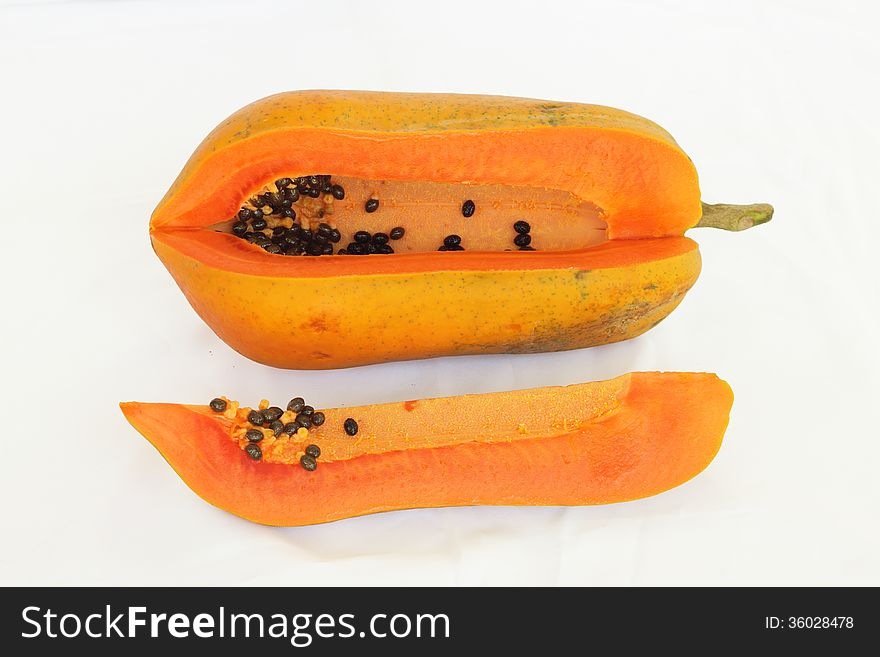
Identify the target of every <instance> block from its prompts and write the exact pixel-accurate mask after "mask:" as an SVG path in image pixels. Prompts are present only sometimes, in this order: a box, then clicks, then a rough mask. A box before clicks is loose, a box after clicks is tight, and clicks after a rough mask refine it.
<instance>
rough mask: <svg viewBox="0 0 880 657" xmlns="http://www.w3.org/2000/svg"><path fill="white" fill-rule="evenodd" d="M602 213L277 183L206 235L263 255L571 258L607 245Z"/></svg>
mask: <svg viewBox="0 0 880 657" xmlns="http://www.w3.org/2000/svg"><path fill="white" fill-rule="evenodd" d="M601 216H602V210H601V209H600V208H598V207H596V206H595V205H593V204H592V203H589V202H587V201H583V200H581V199H579V198H578V197H576V196H575V195H574V194H572V193H570V192H566V191H564V190H561V189H546V188H538V187H527V186H511V185H500V184H494V185H486V184H464V183H444V182H431V181H422V182H419V181H406V180H367V179H363V178H355V177H351V176H332V175H327V174H318V175H307V176H299V177H281V178H277V179H276V180H274V181H273V182H272V183H267V184H265V185H263V186H261V187H260V188H259V189H258V190H256V191H254V192H252V193H251V194H249V195H248V196H247V199H246V200H245V201H244V202H242V204H241V207H240V209H239V210H238V211H237V213H236V215H235V216H234V217H233V218H231V219H229V220H226V221H223V222H218V223H216V224H213V225H212V226H210V229H211V230H215V231H219V232H225V233H230V234H232V235H233V236H235V237H239V238H241V239H243V240H245V241H246V242H248V243H250V244H253V245H254V248H262V249H263V250H264V251H265V252H266V253H267V254H268V255H311V256H318V255H373V254H380V255H392V254H396V253H425V252H433V251H464V250H468V251H482V252H486V251H535V250H538V249H541V250H546V251H568V250H574V249H583V248H588V247H591V246H595V245H597V244H601V243H602V242H604V241H606V239H607V235H606V229H607V225H606V224H605V222H604V221H603V220H602V219H601Z"/></svg>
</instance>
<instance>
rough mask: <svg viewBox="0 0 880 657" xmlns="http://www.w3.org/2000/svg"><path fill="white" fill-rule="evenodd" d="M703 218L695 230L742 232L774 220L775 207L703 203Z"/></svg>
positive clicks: (764, 204)
mask: <svg viewBox="0 0 880 657" xmlns="http://www.w3.org/2000/svg"><path fill="white" fill-rule="evenodd" d="M702 205H703V216H702V217H701V218H700V221H699V222H697V224H696V226H694V227H695V228H706V227H708V228H720V229H721V230H730V231H740V230H747V229H749V228H753V227H754V226H760V225H761V224H766V223H767V222H768V221H770V219H772V218H773V206H772V205H769V204H768V203H753V204H751V205H730V204H728V203H716V204H714V205H710V204H709V203H703V204H702Z"/></svg>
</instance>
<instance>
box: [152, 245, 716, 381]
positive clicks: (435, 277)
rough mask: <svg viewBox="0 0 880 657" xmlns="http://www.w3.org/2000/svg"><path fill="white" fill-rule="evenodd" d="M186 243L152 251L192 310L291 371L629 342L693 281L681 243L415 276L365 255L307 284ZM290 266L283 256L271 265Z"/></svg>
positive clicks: (693, 268) (689, 253) (694, 272)
mask: <svg viewBox="0 0 880 657" xmlns="http://www.w3.org/2000/svg"><path fill="white" fill-rule="evenodd" d="M166 240H167V241H166ZM182 242H183V240H181V239H175V238H172V237H171V236H164V237H163V239H157V240H156V241H155V248H156V252H157V253H158V254H159V257H160V258H161V259H162V260H163V262H165V263H166V265H167V266H168V269H169V270H170V271H171V272H172V273H173V274H174V277H175V279H176V280H177V281H178V284H179V285H180V286H181V288H182V289H183V290H184V292H185V294H186V296H187V299H188V300H189V302H190V304H191V305H192V306H193V308H195V310H196V312H197V313H198V314H199V315H200V316H201V317H202V318H203V319H204V320H205V321H206V322H207V323H208V324H209V325H210V326H211V327H212V328H213V329H214V331H215V332H216V333H217V335H218V336H219V337H220V338H221V339H222V340H223V341H224V342H226V343H227V344H228V345H230V346H231V347H232V348H233V349H235V350H236V351H238V352H239V353H241V354H243V355H244V356H247V357H248V358H250V359H251V360H255V361H257V362H259V363H263V364H266V365H271V366H274V367H281V368H288V369H326V368H338V367H352V366H356V365H365V364H369V363H375V362H383V361H395V360H405V359H408V358H416V357H417V358H429V357H433V356H443V355H449V354H456V355H464V354H486V353H532V352H544V351H561V350H566V349H579V348H582V347H591V346H594V345H600V344H608V343H611V342H618V341H620V340H627V339H629V338H632V337H635V336H637V335H640V334H641V333H643V332H645V331H647V330H648V329H649V328H651V327H653V326H654V325H656V324H657V323H658V322H660V321H661V320H662V319H663V318H664V317H666V316H667V315H668V314H669V313H670V312H672V310H673V309H674V308H675V307H676V306H677V305H678V304H679V303H680V302H681V300H682V299H683V298H684V294H685V292H687V290H688V289H690V287H691V285H693V283H694V281H696V279H697V276H698V274H699V271H700V254H699V251H698V249H697V246H696V244H695V243H694V242H693V241H691V240H689V239H688V238H686V237H680V238H667V239H662V240H652V242H654V244H652V245H648V244H644V243H636V242H634V241H619V242H608V243H606V245H602V246H601V247H598V248H596V249H594V250H591V251H590V252H588V255H587V254H585V255H584V256H578V257H573V258H572V260H573V261H576V262H577V265H576V266H574V265H573V266H571V267H564V268H563V267H559V268H553V269H538V268H534V269H520V270H503V271H497V270H494V271H493V270H485V269H467V268H466V267H467V266H468V265H471V263H467V262H463V263H454V266H456V267H458V269H457V270H450V271H436V272H420V271H406V269H407V268H408V265H409V264H412V265H413V267H412V268H413V269H417V268H418V266H419V265H421V264H422V263H423V262H424V258H421V259H420V258H417V257H415V258H414V257H412V256H409V255H406V256H369V257H360V258H352V260H357V261H358V262H357V263H355V264H356V265H359V266H361V267H362V268H363V269H364V273H362V274H361V273H358V274H356V275H349V276H334V275H333V274H332V269H331V273H328V275H326V276H320V275H313V276H311V277H306V276H303V277H294V276H291V275H290V274H287V275H285V274H284V273H283V272H280V271H279V272H272V273H267V274H265V275H260V276H254V275H246V274H242V273H240V272H237V271H235V270H234V267H235V265H232V264H230V263H229V262H227V263H226V264H225V265H223V264H222V263H217V264H214V265H209V264H206V263H205V262H204V259H205V258H206V256H204V252H203V254H202V256H203V257H202V258H200V257H199V255H198V254H197V253H192V254H191V255H190V254H187V253H186V251H193V250H194V248H193V247H192V246H191V245H189V246H188V245H184V244H182ZM639 242H642V241H641V240H640V241H639ZM199 245H200V246H204V244H203V243H199ZM438 255H441V256H445V257H447V258H449V259H450V260H451V259H455V258H456V256H457V255H459V254H438ZM529 255H531V254H529ZM374 258H375V259H380V258H381V259H399V260H397V262H395V263H392V264H393V265H394V267H396V268H400V269H402V270H403V271H400V272H399V273H373V272H372V270H371V269H370V267H376V266H377V265H374V264H373V263H371V262H369V261H371V260H374ZM292 259H293V258H279V260H281V263H279V265H278V266H279V267H282V266H283V265H285V264H287V263H288V262H289V261H290V260H292ZM310 260H311V261H312V262H314V263H315V264H318V265H321V264H323V263H319V262H317V261H319V260H330V258H313V259H310ZM524 260H526V262H528V260H530V258H529V259H524ZM409 261H414V262H412V263H410V262H409ZM533 262H534V261H533ZM462 265H464V266H462ZM475 265H479V263H473V264H472V265H471V266H475ZM451 266H453V265H451ZM479 266H481V267H482V266H484V265H479ZM328 268H329V263H328ZM318 270H319V268H318V267H315V268H314V270H313V272H310V273H313V274H316V272H317V271H318ZM303 297H305V298H308V299H309V303H308V306H307V307H306V309H305V310H304V309H303V304H301V303H298V300H299V299H301V298H303ZM255 299H261V300H267V301H264V302H263V303H262V306H263V308H264V309H265V312H255V310H254V300H255ZM496 300H502V301H501V302H498V301H496ZM487 305H492V308H491V312H489V313H487V312H485V310H486V306H487Z"/></svg>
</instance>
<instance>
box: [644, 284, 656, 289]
mask: <svg viewBox="0 0 880 657" xmlns="http://www.w3.org/2000/svg"><path fill="white" fill-rule="evenodd" d="M642 289H643V290H656V289H657V285H656V283H648V284H647V285H645V286H644V287H643V288H642Z"/></svg>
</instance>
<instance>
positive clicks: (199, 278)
mask: <svg viewBox="0 0 880 657" xmlns="http://www.w3.org/2000/svg"><path fill="white" fill-rule="evenodd" d="M311 173H330V174H332V175H334V176H348V177H351V178H354V179H362V180H377V181H420V182H423V183H425V184H433V183H456V184H461V185H463V186H464V187H463V190H462V198H466V196H465V194H466V186H467V185H477V184H481V185H482V184H485V185H492V186H496V187H497V186H501V187H502V188H503V189H505V190H508V189H509V190H510V198H515V196H516V193H517V192H516V190H518V189H520V190H521V189H523V188H530V189H532V190H535V189H538V190H540V189H553V190H561V191H563V192H566V193H567V194H569V195H570V197H571V199H572V200H573V201H576V200H578V199H580V200H582V201H583V202H585V203H589V204H593V205H594V207H595V208H596V209H597V212H598V213H599V218H600V219H601V221H600V223H601V222H604V225H605V226H606V228H605V234H606V237H607V241H605V242H602V243H599V244H595V245H594V244H591V245H588V246H584V247H583V248H575V249H569V250H558V251H554V250H544V251H542V250H538V251H533V252H523V251H516V250H513V251H509V252H504V251H494V252H481V251H477V250H475V249H471V248H470V246H469V248H468V250H467V251H465V252H460V253H449V252H447V253H438V252H413V253H404V254H400V253H398V254H395V255H371V256H368V257H350V256H335V255H334V256H322V257H284V256H273V255H270V254H267V253H266V252H264V251H263V250H261V249H260V248H259V247H257V246H255V245H252V244H247V243H246V242H244V241H243V240H239V239H236V238H234V237H233V236H231V235H229V234H226V233H223V232H217V231H216V230H215V229H212V227H215V226H216V225H217V224H218V222H220V221H224V220H226V219H228V218H229V217H231V216H232V215H233V214H234V213H235V212H236V211H237V209H238V208H239V207H240V205H241V203H242V202H243V201H244V199H246V198H248V197H249V196H250V195H251V194H253V193H255V192H256V191H257V190H259V189H260V188H261V187H262V186H264V185H266V184H267V183H270V182H271V181H273V180H274V179H276V178H278V177H280V176H299V175H308V174H311ZM505 200H509V199H505ZM345 202H346V203H351V200H347V201H345ZM359 202H360V203H363V200H359ZM505 207H506V206H505ZM737 207H738V206H708V205H705V204H702V203H701V201H700V193H699V185H698V181H697V175H696V171H695V169H694V167H693V164H692V163H691V161H690V160H689V159H688V157H687V155H685V154H684V152H683V151H682V150H681V149H680V148H679V147H678V146H677V144H676V143H675V141H674V140H673V139H672V137H671V136H670V135H669V134H668V133H667V132H666V131H664V130H663V129H662V128H660V127H659V126H657V125H656V124H654V123H652V122H650V121H648V120H646V119H643V118H641V117H638V116H636V115H633V114H629V113H627V112H622V111H620V110H615V109H612V108H607V107H600V106H596V105H583V104H577V103H556V102H549V101H540V100H532V99H522V98H505V97H497V96H470V95H456V94H396V93H377V92H357V91H301V92H289V93H284V94H278V95H276V96H271V97H269V98H265V99H263V100H260V101H257V102H256V103H253V104H251V105H248V106H247V107H245V108H243V109H242V110H240V111H238V112H236V113H235V114H233V115H232V116H231V117H230V118H229V119H227V120H226V121H224V122H223V123H222V124H221V125H220V126H218V127H217V128H216V129H215V130H214V131H213V132H211V133H210V134H209V135H208V137H207V138H206V139H205V140H204V141H203V142H202V144H201V145H200V146H199V147H198V149H197V150H196V151H195V153H194V154H193V156H192V157H191V158H190V160H189V162H188V163H187V164H186V166H185V167H184V169H183V171H182V172H181V173H180V175H179V176H178V178H177V180H176V181H175V182H174V184H173V185H172V187H171V189H170V190H169V191H168V193H167V194H166V195H165V197H164V198H163V199H162V201H161V202H160V203H159V205H158V207H157V208H156V210H155V212H154V213H153V216H152V219H151V222H150V235H151V241H152V245H153V249H154V250H155V252H156V253H157V255H158V256H159V258H160V259H161V260H162V262H163V263H164V264H165V266H166V268H167V269H168V270H169V271H170V273H171V274H172V276H173V277H174V279H175V281H176V282H177V284H178V286H179V287H180V288H181V290H182V291H183V293H184V295H185V296H186V298H187V300H188V301H189V302H190V304H191V305H192V306H193V308H194V309H195V310H196V312H197V313H198V314H199V315H200V316H201V318H202V319H203V320H204V321H205V322H206V323H207V324H208V325H209V326H210V327H211V328H212V329H213V330H214V332H215V333H216V334H217V335H218V336H219V337H220V338H221V339H222V340H224V341H225V342H226V343H227V344H229V345H230V346H231V347H232V348H233V349H235V350H236V351H238V352H239V353H241V354H243V355H245V356H247V357H248V358H251V359H253V360H255V361H258V362H260V363H263V364H266V365H271V366H274V367H280V368H293V369H329V368H339V367H351V366H356V365H364V364H370V363H377V362H386V361H392V360H403V359H417V358H429V357H435V356H445V355H460V354H485V353H505V352H506V353H526V352H541V351H557V350H566V349H577V348H582V347H589V346H594V345H600V344H607V343H610V342H616V341H620V340H627V339H630V338H633V337H636V336H638V335H640V334H641V333H643V332H644V331H646V330H648V329H650V328H651V327H653V326H655V325H656V324H657V323H659V322H660V321H661V320H662V319H663V318H664V317H666V316H667V315H668V314H669V313H670V312H671V311H672V310H673V309H674V308H675V307H676V306H677V305H678V304H679V303H680V302H681V300H682V298H683V296H684V293H685V292H686V291H687V290H688V289H689V288H690V287H691V286H692V285H693V284H694V282H695V281H696V279H697V277H698V275H699V272H700V256H699V252H698V249H697V246H696V244H695V243H694V242H693V241H691V240H689V239H688V238H685V237H683V233H684V232H685V230H687V229H688V228H691V227H693V226H696V225H700V222H701V220H702V219H705V222H704V223H703V225H707V226H714V227H721V228H726V229H731V230H738V229H741V228H744V227H746V225H747V224H751V225H757V224H758V223H763V222H764V221H766V220H768V219H769V216H770V214H772V209H770V211H769V213H768V212H767V211H765V210H763V209H762V210H760V211H755V210H754V208H755V207H758V206H745V209H744V210H743V211H742V212H740V213H738V212H737V210H736V208H737ZM761 207H762V208H763V207H764V206H761ZM767 207H769V206H767ZM721 208H724V211H723V212H722V211H721ZM706 209H708V212H709V215H711V216H706V217H704V212H705V211H706ZM447 210H448V209H447ZM380 213H381V210H380ZM370 216H371V217H374V216H378V213H377V215H370ZM425 216H427V217H428V219H427V220H426V219H424V217H423V218H422V219H420V221H422V222H423V224H424V225H426V226H427V225H428V224H427V223H425V222H426V221H427V222H429V221H430V213H428V214H427V215H425ZM524 217H526V218H527V217H528V214H527V213H526V214H524ZM478 218H479V211H478V213H477V215H475V217H474V218H472V219H468V220H467V221H476V220H478ZM390 227H391V226H388V228H390ZM410 228H411V226H407V230H408V231H409V230H410ZM511 239H512V238H511ZM536 245H537V246H538V248H539V249H540V242H536ZM302 299H308V302H307V303H303V302H302V301H301V300H302Z"/></svg>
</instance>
